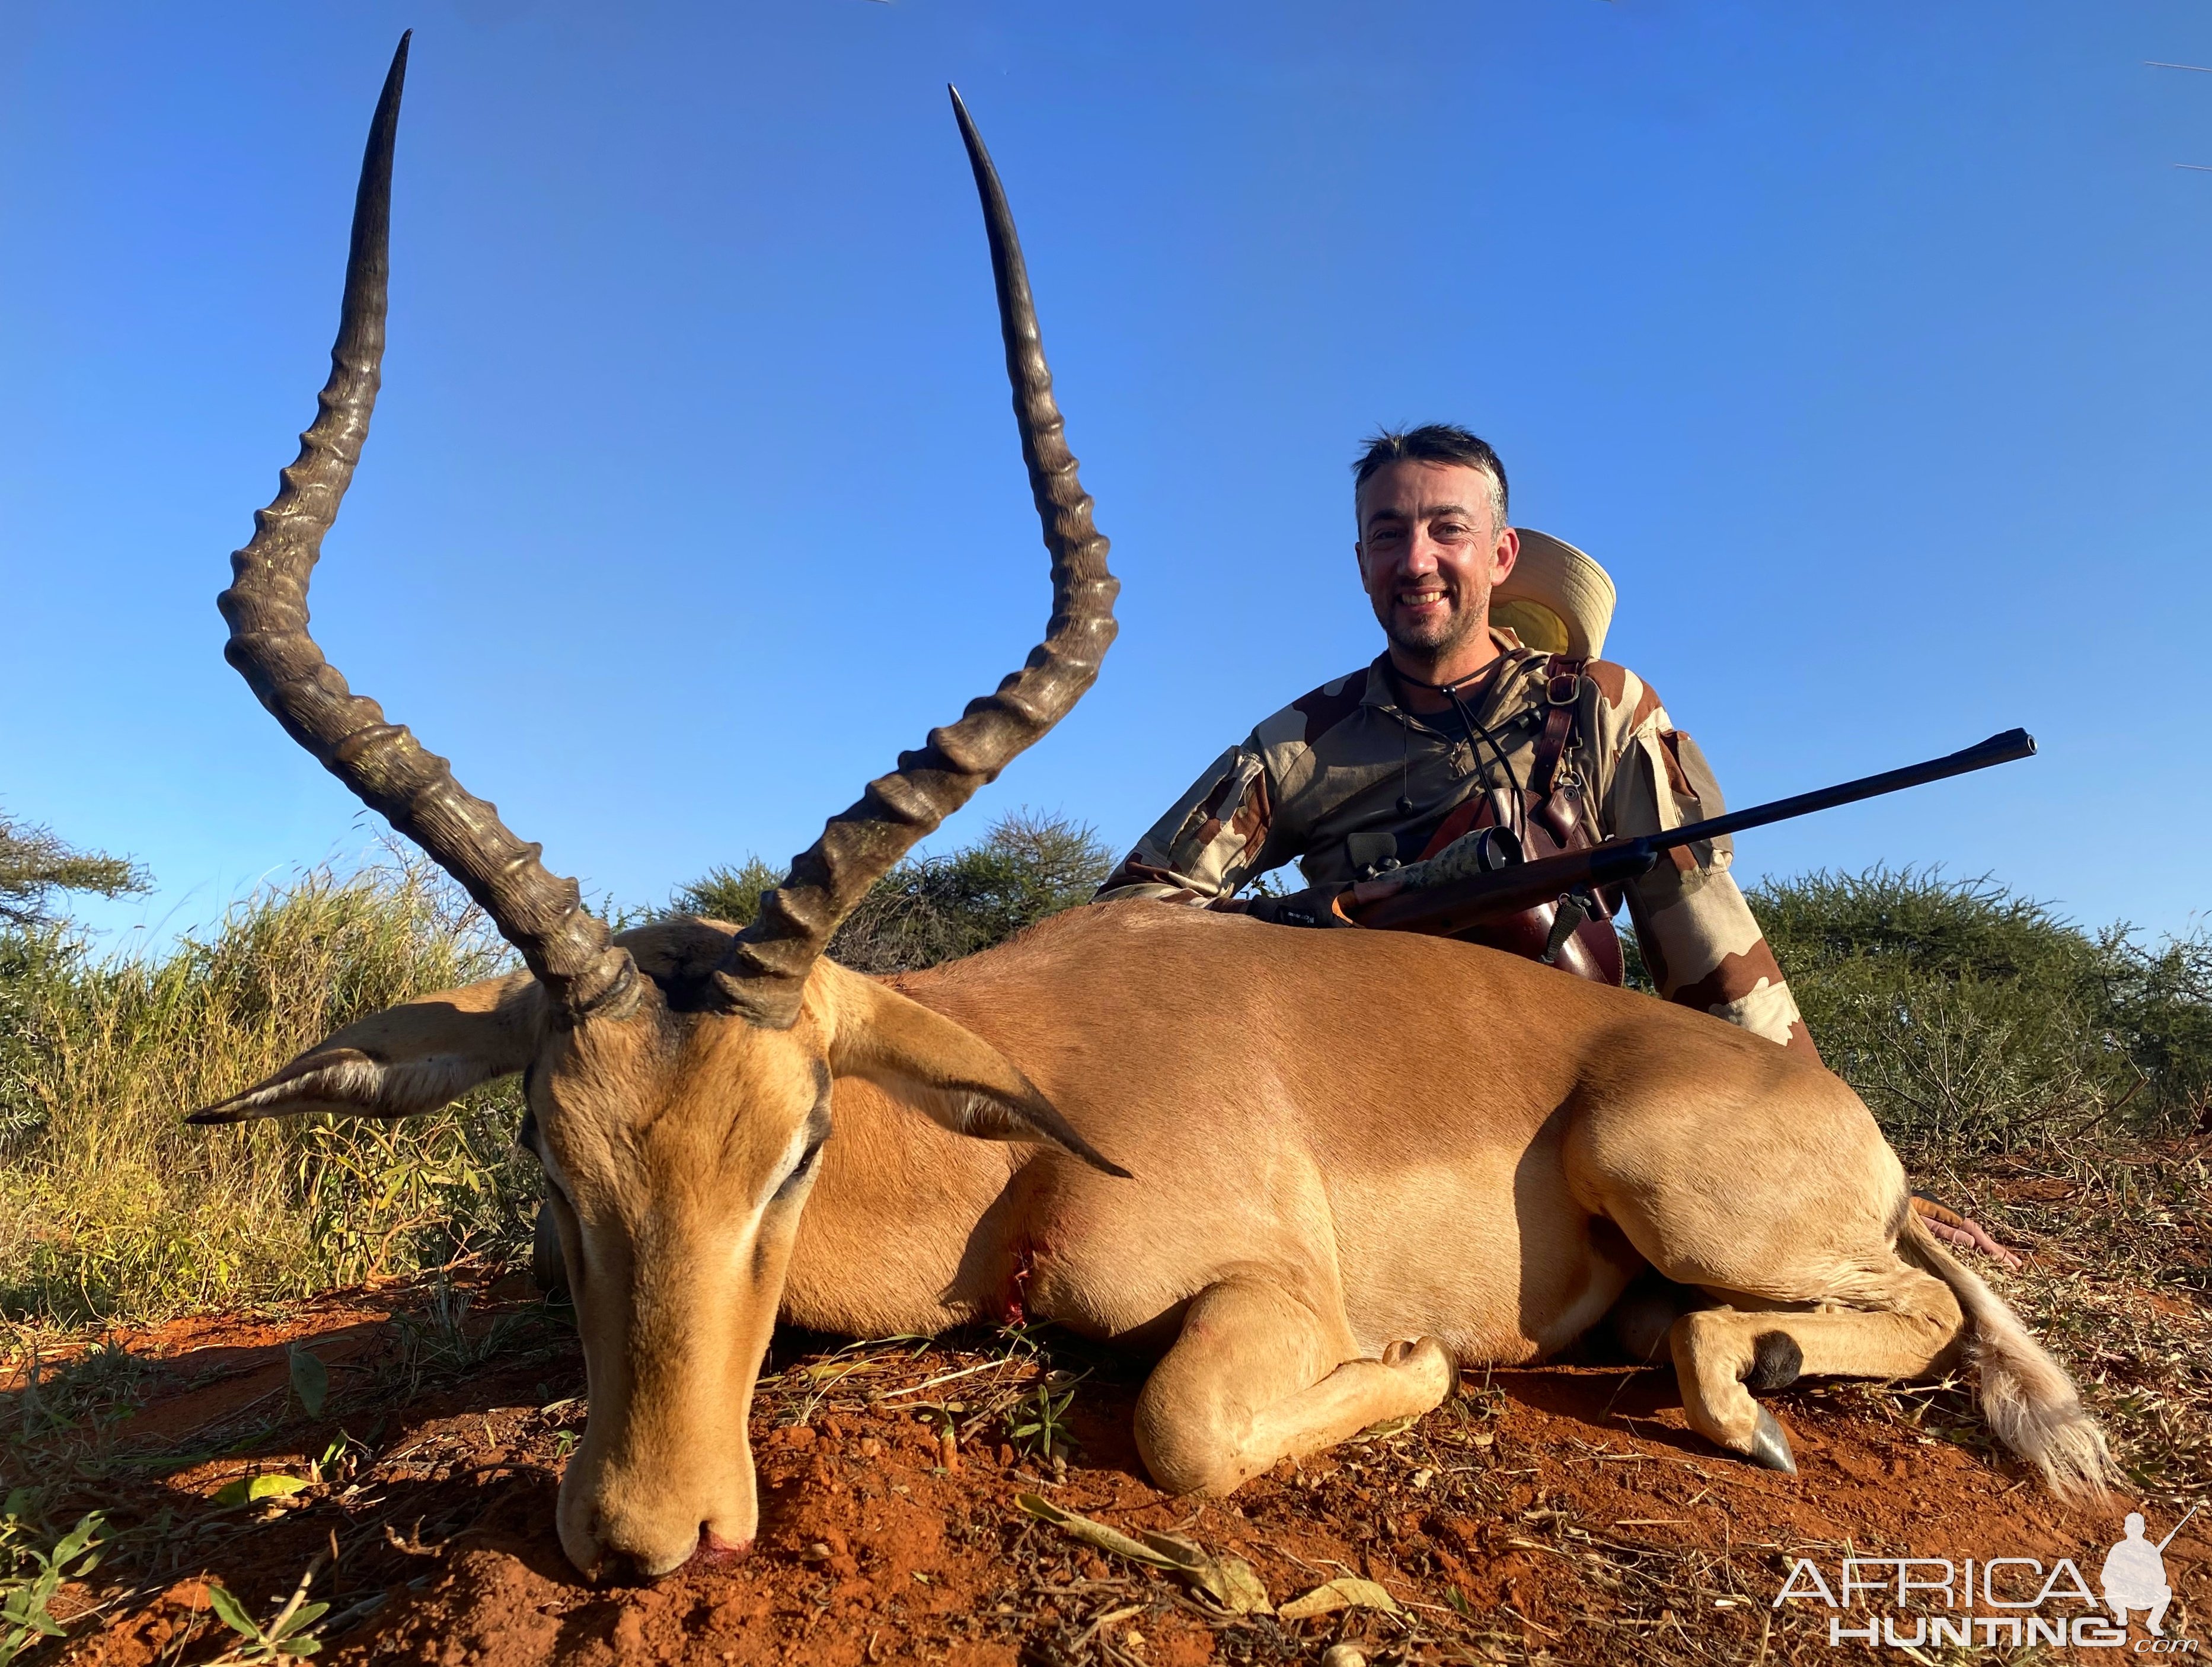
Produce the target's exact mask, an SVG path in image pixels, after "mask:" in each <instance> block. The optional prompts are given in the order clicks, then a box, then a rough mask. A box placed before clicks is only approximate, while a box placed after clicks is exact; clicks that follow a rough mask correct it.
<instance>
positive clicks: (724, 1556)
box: [684, 1523, 753, 1568]
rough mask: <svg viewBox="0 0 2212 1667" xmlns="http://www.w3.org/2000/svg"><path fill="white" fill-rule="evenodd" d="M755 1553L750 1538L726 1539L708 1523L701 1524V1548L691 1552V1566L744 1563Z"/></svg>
mask: <svg viewBox="0 0 2212 1667" xmlns="http://www.w3.org/2000/svg"><path fill="white" fill-rule="evenodd" d="M752 1554H753V1542H751V1541H750V1539H745V1540H726V1539H724V1538H723V1537H722V1536H720V1535H719V1534H717V1533H716V1532H715V1531H714V1530H713V1529H712V1528H709V1527H708V1525H707V1524H704V1523H702V1524H699V1548H698V1549H697V1550H696V1551H695V1552H693V1553H692V1554H691V1562H690V1563H687V1564H685V1565H684V1567H687V1568H688V1567H691V1566H692V1564H698V1565H700V1566H702V1567H707V1568H720V1567H727V1566H728V1565H730V1564H732V1563H742V1562H743V1561H744V1560H745V1559H746V1558H748V1557H750V1556H751V1555H752Z"/></svg>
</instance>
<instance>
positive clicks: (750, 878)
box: [675, 811, 1114, 973]
mask: <svg viewBox="0 0 2212 1667" xmlns="http://www.w3.org/2000/svg"><path fill="white" fill-rule="evenodd" d="M1113 861H1114V860H1113V854H1112V853H1111V852H1110V851H1109V850H1108V849H1106V847H1105V846H1103V845H1102V844H1100V843H1099V842H1098V837H1097V835H1096V834H1095V833H1094V832H1093V831H1092V830H1091V829H1089V828H1087V827H1085V826H1083V825H1081V824H1078V823H1074V822H1070V821H1068V820H1067V819H1066V818H1064V817H1059V816H1048V815H1039V814H1037V813H1036V812H1030V811H1017V812H1014V813H1012V815H1009V816H1004V817H1001V818H1000V819H999V820H998V821H996V822H994V823H993V824H991V827H990V830H988V831H987V833H985V834H984V836H983V837H982V839H981V842H980V843H976V844H974V845H970V846H968V847H966V848H964V849H961V850H957V851H954V852H951V854H949V855H945V856H937V857H927V858H923V859H921V860H919V861H908V862H902V863H901V864H900V865H899V866H898V867H896V868H894V869H893V870H891V872H890V873H888V874H886V875H884V878H883V879H880V880H878V881H877V882H876V884H875V885H874V887H873V889H872V890H871V891H869V893H868V895H867V897H866V900H865V901H863V902H862V903H861V904H860V907H859V908H858V909H856V910H854V911H853V913H852V914H851V915H850V916H848V917H847V919H846V921H845V922H844V924H843V925H842V926H841V927H839V928H837V934H836V936H835V937H833V938H832V939H831V940H829V953H830V954H831V955H832V956H834V957H835V958H836V959H837V960H839V961H841V962H842V963H843V964H845V965H847V966H848V967H852V968H854V969H856V970H859V971H861V972H874V973H889V972H911V971H914V970H916V969H917V968H921V967H927V966H934V965H936V964H938V963H939V961H950V960H952V959H955V958H957V957H959V956H963V955H974V954H975V953H977V952H980V951H982V950H986V949H988V948H990V947H991V946H993V945H994V944H1000V943H1004V942H1005V941H1006V940H1007V939H1009V938H1011V937H1012V936H1013V935H1014V934H1016V933H1017V932H1019V931H1020V930H1022V928H1024V927H1027V926H1033V925H1035V924H1036V922H1039V921H1041V920H1042V919H1043V918H1044V917H1045V916H1048V915H1054V914H1058V913H1059V912H1060V910H1063V909H1071V908H1073V907H1074V906H1075V905H1076V904H1077V903H1085V902H1087V901H1089V899H1090V897H1091V893H1092V892H1094V891H1097V889H1098V887H1099V886H1100V885H1101V884H1103V882H1104V880H1105V879H1106V876H1107V874H1108V873H1109V872H1110V871H1111V870H1112V867H1113ZM782 878H783V876H782V873H781V872H780V871H778V870H776V869H773V868H770V867H769V866H768V865H767V864H766V863H764V862H763V861H761V860H760V859H759V858H758V857H750V858H748V859H747V860H746V861H744V864H742V865H741V866H740V867H736V868H717V869H715V870H714V872H712V873H709V874H708V876H707V877H706V878H705V879H701V880H698V881H696V882H695V883H694V884H692V885H688V886H686V887H684V890H683V891H679V892H678V893H677V896H676V902H675V907H676V909H677V910H678V912H679V913H683V914H687V915H704V916H708V918H710V919H713V920H718V921H729V922H733V923H734V924H736V925H738V926H747V925H750V924H751V922H752V920H753V917H754V916H755V915H756V914H757V913H758V912H759V910H760V894H761V893H762V892H763V891H766V890H768V889H769V888H770V887H772V886H774V885H775V884H776V883H777V882H778V881H779V880H781V879H782Z"/></svg>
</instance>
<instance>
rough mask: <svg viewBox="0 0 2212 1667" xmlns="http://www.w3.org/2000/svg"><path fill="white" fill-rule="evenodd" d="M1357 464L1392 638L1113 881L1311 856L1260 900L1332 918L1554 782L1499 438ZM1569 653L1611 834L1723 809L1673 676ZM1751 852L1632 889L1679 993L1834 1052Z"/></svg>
mask: <svg viewBox="0 0 2212 1667" xmlns="http://www.w3.org/2000/svg"><path fill="white" fill-rule="evenodd" d="M1354 472H1355V475H1356V477H1357V482H1356V486H1355V490H1354V495H1353V502H1354V508H1355V510H1356V512H1357V514H1358V533H1359V536H1358V542H1357V543H1355V544H1354V545H1353V546H1352V548H1353V551H1354V553H1355V554H1356V556H1357V557H1358V563H1359V576H1360V582H1361V584H1362V585H1363V587H1364V588H1365V590H1366V592H1367V595H1368V599H1369V601H1370V602H1371V603H1372V604H1373V605H1374V609H1375V617H1376V620H1377V621H1378V622H1379V623H1380V624H1381V625H1382V627H1383V635H1384V636H1385V637H1387V638H1388V639H1389V643H1388V647H1387V648H1385V649H1384V651H1383V654H1381V655H1380V656H1379V657H1378V658H1377V659H1376V660H1375V662H1374V663H1373V664H1372V665H1370V666H1367V667H1366V668H1364V670H1361V671H1358V672H1352V673H1351V674H1350V675H1349V676H1348V677H1343V678H1337V679H1335V680H1334V681H1333V682H1330V683H1326V684H1322V686H1321V687H1320V688H1319V689H1316V690H1315V691H1313V692H1312V693H1310V694H1309V695H1305V696H1303V697H1300V698H1299V699H1297V700H1296V701H1293V702H1292V703H1291V704H1290V705H1289V706H1287V707H1285V708H1284V709H1282V710H1281V711H1280V712H1278V713H1277V714H1276V715H1274V716H1273V717H1272V718H1269V719H1267V721H1265V722H1263V723H1262V724H1261V726H1260V727H1258V728H1257V729H1255V730H1254V731H1253V732H1252V734H1251V735H1250V737H1249V738H1248V739H1246V740H1245V741H1244V742H1243V744H1241V745H1237V746H1232V747H1231V748H1230V749H1229V751H1227V752H1225V754H1223V755H1222V757H1220V758H1219V759H1218V760H1217V761H1216V762H1215V763H1214V764H1212V766H1211V767H1210V768H1209V769H1208V770H1206V773H1205V774H1204V775H1203V776H1200V778H1199V779H1198V781H1197V782H1195V783H1194V784H1193V786H1192V787H1191V789H1190V791H1189V792H1188V793H1186V794H1184V795H1183V796H1182V799H1181V800H1178V801H1177V802H1176V806H1175V807H1174V808H1173V809H1172V810H1170V812H1168V813H1167V814H1166V815H1165V816H1164V817H1163V818H1161V819H1160V821H1159V822H1158V824H1157V825H1155V826H1154V827H1153V829H1152V831H1151V832H1150V833H1148V834H1146V836H1145V837H1144V838H1143V839H1142V840H1140V841H1139V842H1138V844H1137V848H1136V849H1135V850H1133V852H1131V853H1130V854H1129V856H1128V858H1127V860H1126V861H1124V862H1123V863H1122V864H1121V867H1119V868H1118V869H1116V870H1115V873H1114V874H1113V875H1112V876H1111V877H1110V878H1109V879H1108V880H1107V882H1106V884H1105V885H1104V886H1103V888H1102V889H1101V891H1100V892H1099V896H1100V897H1102V898H1106V897H1157V898H1161V899H1164V900H1167V901H1172V902H1185V903H1202V904H1218V903H1225V902H1226V901H1227V900H1228V899H1229V898H1230V897H1232V896H1233V894H1234V893H1235V892H1236V891H1237V889H1238V888H1239V887H1241V886H1242V885H1244V883H1245V882H1246V881H1247V880H1248V879H1251V878H1252V877H1254V876H1255V875H1257V874H1260V873H1265V872H1266V871H1267V870H1268V869H1271V868H1273V867H1278V866H1279V865H1280V864H1282V863H1285V862H1287V861H1291V860H1292V859H1297V861H1298V863H1299V866H1300V867H1301V868H1302V869H1303V870H1304V874H1305V877H1306V879H1307V880H1308V882H1309V883H1310V890H1309V891H1307V892H1304V893H1299V894H1296V895H1294V896H1293V897H1289V898H1268V899H1258V900H1255V902H1254V903H1251V904H1249V905H1248V907H1249V910H1250V912H1253V913H1255V914H1257V915H1261V916H1263V917H1265V918H1270V919H1277V920H1281V919H1285V918H1289V919H1294V920H1295V919H1299V918H1301V917H1304V916H1316V917H1321V918H1326V901H1327V897H1328V895H1329V894H1330V893H1333V892H1334V891H1337V890H1339V889H1340V888H1342V887H1343V886H1345V885H1350V884H1351V883H1352V882H1353V881H1354V880H1356V879H1359V878H1361V877H1362V871H1363V870H1364V869H1368V868H1371V867H1376V866H1377V865H1376V860H1375V858H1374V857H1373V856H1371V855H1370V853H1375V852H1378V851H1382V850H1383V849H1384V846H1385V844H1386V843H1387V845H1388V847H1389V849H1388V852H1387V855H1386V856H1385V857H1384V859H1383V861H1386V862H1387V861H1397V862H1407V861H1413V860H1414V859H1416V858H1418V857H1419V856H1421V855H1425V854H1427V853H1428V852H1429V850H1430V848H1431V844H1432V843H1433V842H1434V841H1435V840H1436V838H1437V836H1438V834H1439V833H1440V832H1445V831H1455V830H1448V828H1447V824H1448V823H1449V822H1450V820H1451V818H1453V817H1454V813H1455V812H1459V813H1460V819H1461V820H1462V821H1464V820H1466V819H1467V818H1466V815H1465V809H1466V807H1467V806H1470V805H1476V804H1479V802H1480V799H1481V797H1482V795H1485V794H1487V793H1488V792H1489V791H1490V790H1491V789H1492V788H1504V789H1506V791H1507V793H1509V794H1514V795H1516V796H1517V795H1519V794H1522V793H1523V791H1524V790H1525V791H1528V792H1534V786H1533V785H1532V784H1534V783H1535V782H1537V781H1538V778H1539V777H1540V776H1542V775H1544V774H1546V773H1547V772H1546V771H1545V770H1543V769H1541V765H1542V764H1544V763H1545V762H1546V761H1545V760H1544V759H1543V758H1542V757H1541V751H1542V744H1543V741H1544V739H1545V735H1546V732H1547V719H1548V718H1549V715H1550V713H1551V711H1552V709H1553V707H1554V706H1555V705H1556V704H1559V703H1558V702H1556V701H1555V700H1554V699H1553V693H1554V686H1555V683H1556V682H1557V678H1555V677H1554V676H1553V675H1552V670H1553V656H1551V655H1549V654H1544V653H1542V652H1541V651H1539V650H1537V649H1534V648H1528V647H1526V646H1524V645H1523V644H1522V642H1521V640H1520V638H1519V637H1518V636H1516V634H1515V633H1514V632H1513V631H1511V630H1507V629H1505V628H1504V627H1502V626H1494V625H1492V623H1491V618H1490V613H1491V593H1492V591H1493V590H1494V589H1495V588H1496V587H1498V585H1500V584H1502V583H1504V581H1506V579H1507V578H1508V577H1509V576H1510V575H1511V574H1512V572H1513V569H1514V564H1515V563H1516V560H1517V559H1518V557H1519V556H1520V552H1521V537H1520V534H1519V533H1518V532H1516V530H1515V529H1514V528H1513V527H1512V526H1510V524H1509V523H1508V521H1507V520H1506V488H1505V471H1504V465H1502V464H1500V463H1499V461H1498V454H1497V453H1495V452H1493V451H1492V449H1491V448H1490V447H1489V446H1488V445H1486V444H1485V443H1484V442H1483V441H1480V440H1479V439H1477V438H1476V437H1475V436H1474V435H1472V434H1469V433H1468V431H1467V430H1466V429H1460V428H1454V427H1449V426H1446V425H1443V424H1431V425H1430V426H1427V427H1424V428H1418V429H1409V430H1407V431H1405V432H1403V433H1388V434H1383V435H1377V436H1376V438H1375V440H1374V441H1371V442H1370V445H1369V446H1368V447H1367V450H1366V452H1365V453H1364V455H1363V456H1362V457H1361V458H1360V459H1359V461H1358V464H1357V465H1355V471H1354ZM1565 665H1566V666H1567V667H1568V668H1569V670H1568V675H1569V677H1570V678H1571V679H1572V680H1571V683H1570V684H1568V685H1567V687H1566V689H1565V690H1562V691H1560V692H1564V693H1568V696H1569V699H1570V700H1571V703H1572V707H1573V723H1572V732H1573V733H1572V735H1571V742H1570V744H1569V745H1567V746H1565V748H1564V750H1563V751H1562V755H1561V757H1559V758H1558V759H1557V760H1555V761H1551V762H1552V764H1553V768H1552V769H1551V770H1550V771H1549V774H1550V775H1551V776H1552V777H1553V780H1554V781H1558V780H1561V779H1567V780H1571V782H1572V783H1574V784H1576V785H1577V787H1578V796H1579V798H1580V799H1581V800H1582V802H1583V805H1584V806H1586V807H1587V810H1588V811H1589V812H1590V813H1591V815H1592V817H1593V818H1594V821H1595V827H1593V828H1592V829H1591V830H1590V831H1591V832H1592V833H1594V834H1595V836H1596V837H1607V836H1611V835H1616V834H1641V833H1656V832H1660V831H1662V830H1667V829H1670V828H1675V827H1679V826H1680V825H1681V824H1684V823H1686V822H1694V821H1697V820H1699V819H1700V818H1704V817H1708V816H1714V815H1717V814H1719V813H1720V811H1721V808H1722V806H1721V803H1720V795H1719V792H1718V789H1717V787H1716V786H1715V785H1714V782H1713V779H1712V775H1711V771H1710V770H1708V769H1707V767H1706V765H1705V758H1704V756H1703V755H1702V754H1701V753H1700V752H1699V751H1698V748H1697V745H1696V744H1695V743H1694V742H1692V740H1691V739H1690V738H1689V737H1688V736H1687V735H1685V734H1683V733H1680V731H1678V730H1676V729H1675V727H1674V724H1673V721H1671V720H1670V719H1669V718H1668V715H1667V709H1666V708H1665V707H1664V706H1662V704H1661V703H1660V700H1659V696H1658V693H1657V691H1655V690H1653V689H1652V688H1651V687H1650V684H1646V683H1644V681H1643V679H1641V678H1638V677H1637V676H1636V675H1635V674H1634V673H1633V672H1629V671H1628V670H1626V668H1624V667H1622V666H1615V665H1613V664H1612V663H1611V662H1609V661H1607V660H1595V659H1592V660H1588V661H1587V662H1586V663H1583V664H1582V665H1581V666H1580V667H1579V670H1578V672H1577V671H1576V670H1574V669H1573V667H1574V662H1573V661H1571V660H1568V661H1566V662H1565ZM1507 807H1508V814H1509V816H1510V810H1511V806H1510V800H1509V801H1507ZM1363 858H1364V859H1365V861H1362V860H1361V859H1363ZM1730 860H1731V849H1730V843H1729V841H1728V840H1725V839H1722V840H1717V841H1715V842H1712V843H1710V844H1699V845H1695V846H1692V847H1691V848H1689V849H1687V850H1686V851H1683V852H1680V853H1677V854H1676V855H1675V860H1674V861H1663V860H1662V861H1661V863H1660V864H1659V866H1658V867H1656V868H1655V869H1654V870H1653V871H1652V872H1651V873H1650V874H1648V875H1646V876H1645V877H1644V878H1643V879H1640V880H1638V881H1636V882H1634V883H1633V884H1632V885H1630V886H1629V887H1628V897H1627V902H1628V909H1629V916H1630V919H1631V921H1632V922H1633V923H1634V926H1635V929H1636V939H1637V944H1638V948H1639V949H1640V950H1641V951H1642V952H1643V956H1644V965H1645V967H1646V968H1647V969H1648V970H1650V974H1651V976H1652V978H1653V979H1654V981H1655V982H1656V983H1657V984H1658V986H1659V992H1660V994H1661V995H1662V996H1663V997H1664V998H1665V999H1666V1000H1668V1001H1678V1002H1680V1003H1682V1004H1683V1005H1684V1006H1686V1007H1696V1008H1698V1009H1699V1010H1700V1011H1701V1012H1705V1013H1714V1014H1716V1015H1717V1016H1718V1017H1720V1018H1722V1019H1727V1020H1728V1021H1729V1023H1730V1024H1734V1025H1741V1026H1743V1028H1745V1029H1746V1030H1748V1031H1753V1032H1755V1033H1757V1034H1758V1035H1760V1036H1763V1037H1767V1038H1768V1039H1769V1040H1771V1041H1774V1042H1778V1043H1782V1044H1784V1046H1786V1047H1790V1048H1795V1049H1798V1050H1799V1051H1801V1052H1803V1053H1806V1054H1808V1055H1810V1056H1813V1057H1814V1058H1817V1057H1818V1053H1817V1050H1815V1049H1814V1046H1813V1041H1812V1038H1811V1037H1810V1036H1808V1034H1807V1033H1806V1030H1805V1025H1804V1023H1803V1021H1802V1019H1800V1017H1799V1015H1798V1012H1797V1004H1796V1001H1794V1000H1793V999H1792V998H1791V996H1790V987H1789V985H1788V983H1786V982H1785V981H1784V978H1783V976H1782V970H1781V968H1780V967H1779V966H1778V965H1777V964H1775V959H1774V955H1773V952H1771V950H1770V949H1768V947H1767V946H1766V940H1765V936H1764V935H1763V934H1761V933H1760V931H1759V924H1758V922H1756V921H1754V920H1753V918H1752V915H1751V910H1750V909H1749V908H1748V906H1747V905H1746V903H1744V900H1743V893H1742V892H1741V891H1740V890H1738V889H1737V886H1736V884H1735V879H1733V878H1731V877H1730V875H1729V862H1730Z"/></svg>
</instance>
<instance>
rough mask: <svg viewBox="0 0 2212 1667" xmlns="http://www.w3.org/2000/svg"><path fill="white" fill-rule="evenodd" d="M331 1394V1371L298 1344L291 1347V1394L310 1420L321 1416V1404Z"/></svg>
mask: <svg viewBox="0 0 2212 1667" xmlns="http://www.w3.org/2000/svg"><path fill="white" fill-rule="evenodd" d="M330 1392H331V1369H330V1368H329V1367H328V1366H325V1365H324V1364H323V1363H322V1362H321V1361H320V1360H317V1359H316V1358H315V1357H314V1356H313V1354H309V1353H308V1352H307V1350H306V1349H304V1348H301V1347H300V1345H299V1344H298V1343H296V1342H295V1343H294V1344H293V1345H292V1393H293V1394H295V1395H296V1396H299V1397H300V1406H301V1409H302V1410H304V1411H305V1412H306V1413H307V1416H308V1417H310V1418H320V1417H321V1416H322V1415H323V1402H324V1401H325V1399H326V1398H327V1397H328V1396H329V1395H330Z"/></svg>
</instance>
